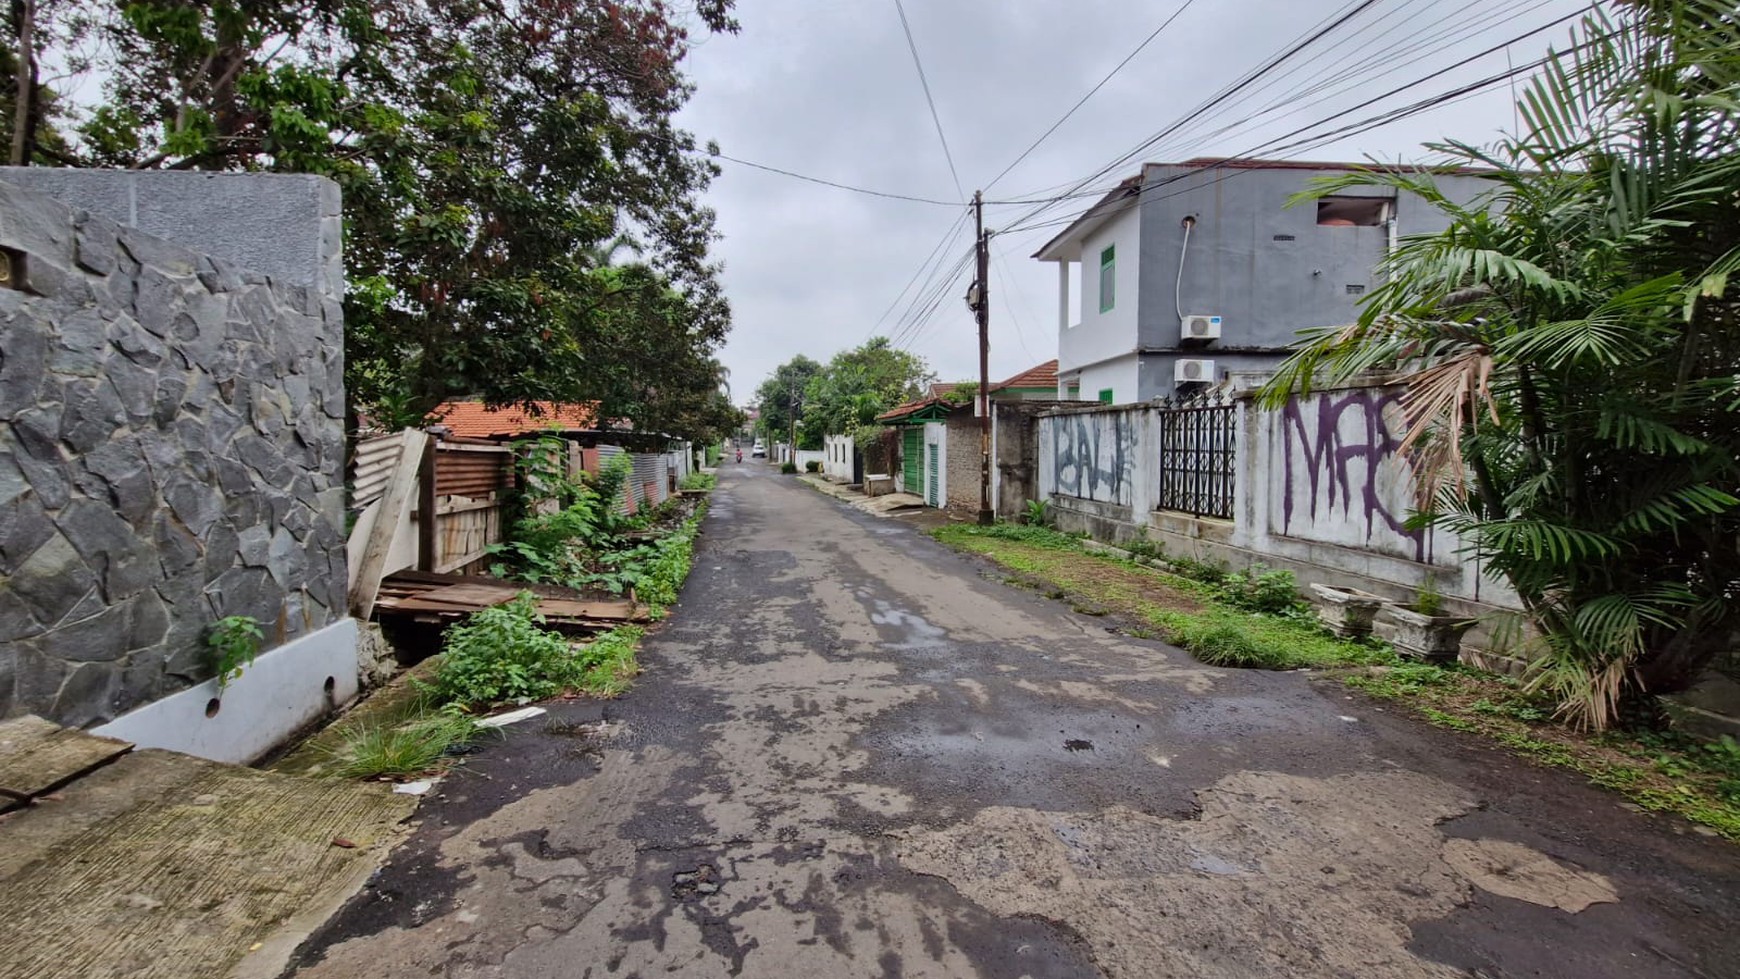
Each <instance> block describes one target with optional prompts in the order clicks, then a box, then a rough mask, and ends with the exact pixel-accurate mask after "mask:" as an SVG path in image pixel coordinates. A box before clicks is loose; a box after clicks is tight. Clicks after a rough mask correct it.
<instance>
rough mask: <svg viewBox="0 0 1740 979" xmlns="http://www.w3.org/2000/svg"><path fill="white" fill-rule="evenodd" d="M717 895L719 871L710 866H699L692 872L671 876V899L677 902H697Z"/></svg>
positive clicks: (687, 871) (686, 871) (705, 864)
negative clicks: (708, 896) (711, 895)
mask: <svg viewBox="0 0 1740 979" xmlns="http://www.w3.org/2000/svg"><path fill="white" fill-rule="evenodd" d="M717 893H719V871H718V869H717V868H715V867H714V866H713V865H712V864H707V863H704V864H701V865H700V866H699V867H696V868H695V869H694V870H685V871H683V872H681V873H676V874H672V875H671V897H674V898H676V899H677V900H679V901H698V900H700V899H701V898H703V897H706V896H707V895H709V894H717Z"/></svg>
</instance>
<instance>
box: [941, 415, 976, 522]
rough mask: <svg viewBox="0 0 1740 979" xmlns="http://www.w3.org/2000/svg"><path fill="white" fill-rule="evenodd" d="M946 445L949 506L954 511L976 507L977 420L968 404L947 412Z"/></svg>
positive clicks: (974, 508)
mask: <svg viewBox="0 0 1740 979" xmlns="http://www.w3.org/2000/svg"><path fill="white" fill-rule="evenodd" d="M948 427H949V434H948V439H949V446H948V451H947V452H946V453H945V454H944V456H943V458H944V459H945V460H947V465H948V467H949V471H948V479H947V480H946V482H947V484H948V494H949V499H948V505H949V506H951V507H953V508H955V509H957V510H971V511H973V512H974V513H977V512H978V510H979V462H980V458H979V420H978V419H977V418H974V417H973V409H972V407H971V406H966V407H961V408H956V409H955V410H954V411H952V412H950V413H949V422H948Z"/></svg>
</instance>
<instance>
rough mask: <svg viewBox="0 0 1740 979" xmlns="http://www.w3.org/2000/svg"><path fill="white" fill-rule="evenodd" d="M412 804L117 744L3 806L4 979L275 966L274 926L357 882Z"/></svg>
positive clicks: (345, 786) (282, 952) (346, 786)
mask: <svg viewBox="0 0 1740 979" xmlns="http://www.w3.org/2000/svg"><path fill="white" fill-rule="evenodd" d="M416 804H417V803H416V800H415V799H413V798H410V797H408V796H404V795H395V794H394V793H393V792H392V789H391V787H390V786H387V785H384V784H359V783H355V782H341V781H336V780H320V779H305V778H296V777H292V776H287V775H278V774H274V773H270V772H261V771H255V770H253V769H249V768H240V767H237V766H234V765H224V764H220V763H217V762H209V761H205V760H202V759H198V758H194V757H191V756H189V755H181V754H176V753H174V752H168V751H156V750H146V751H137V752H133V753H131V754H127V755H123V756H122V757H120V758H118V759H116V760H114V761H113V762H111V763H110V764H108V765H106V766H104V767H102V768H98V769H96V770H95V771H92V772H90V773H89V774H86V775H84V776H83V777H80V778H78V779H76V780H75V781H73V782H72V783H71V784H70V785H68V786H66V787H65V788H63V789H61V790H60V791H59V792H56V793H54V794H52V795H50V796H48V797H45V798H41V799H39V800H38V801H37V802H36V803H35V804H34V805H31V806H29V807H27V808H24V809H20V810H17V811H15V812H12V813H8V814H7V815H5V816H4V817H0V838H3V839H4V840H5V844H6V845H5V846H4V847H0V949H4V950H5V952H4V953H0V979H26V977H28V979H55V977H67V979H72V977H78V979H107V977H121V976H126V977H129V979H145V977H157V976H161V977H164V979H218V977H224V976H230V975H232V970H237V969H239V968H242V969H245V971H247V972H248V974H250V975H261V976H264V975H275V974H277V972H279V971H280V970H281V969H282V968H283V965H284V963H285V961H287V958H288V954H289V951H290V946H292V945H293V944H294V939H286V940H284V941H279V942H274V941H273V936H274V935H275V934H277V933H278V932H279V931H280V929H281V928H284V926H285V925H286V924H287V923H293V922H295V921H296V920H298V919H300V918H302V917H303V916H305V915H311V916H313V918H314V920H316V921H318V920H321V919H323V918H324V917H325V916H326V915H327V914H329V913H330V912H331V911H332V910H333V909H334V908H336V907H337V906H338V905H339V904H340V903H341V902H342V901H343V900H344V899H345V898H347V897H348V896H349V895H350V894H352V893H353V892H354V891H355V890H356V889H357V888H358V887H360V886H361V885H362V883H363V882H364V881H365V880H366V879H367V877H368V875H369V874H371V873H372V872H373V871H374V870H375V869H376V867H378V866H379V862H380V860H381V859H382V858H383V857H384V855H385V853H386V852H387V850H388V848H389V847H390V846H391V845H392V843H393V842H394V841H395V840H396V839H397V837H398V835H399V833H400V824H401V823H402V822H403V821H404V820H405V819H406V817H408V816H410V815H411V813H412V812H413V811H414V810H415V808H416ZM284 930H285V931H286V932H288V933H290V934H291V935H300V932H298V931H296V930H295V928H294V926H293V925H292V927H289V928H284ZM244 960H248V961H244Z"/></svg>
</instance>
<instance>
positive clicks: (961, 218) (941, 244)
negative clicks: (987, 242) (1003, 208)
mask: <svg viewBox="0 0 1740 979" xmlns="http://www.w3.org/2000/svg"><path fill="white" fill-rule="evenodd" d="M966 220H967V211H966V210H965V209H964V208H963V209H962V210H961V213H960V214H959V215H957V216H956V217H955V220H954V223H953V224H951V225H949V226H948V229H947V230H945V231H944V232H943V235H942V237H941V238H940V239H938V240H937V243H936V247H935V248H932V249H931V250H930V254H929V255H926V256H925V258H924V261H922V262H920V263H918V268H917V269H916V270H915V271H914V272H913V273H912V278H910V279H907V280H906V285H903V286H901V287H900V291H899V292H898V293H895V295H894V300H893V301H892V302H890V303H889V304H888V308H887V309H884V310H883V311H882V315H881V316H878V317H876V322H875V323H873V324H871V326H870V332H869V333H867V334H865V335H864V339H866V340H868V339H870V338H871V337H872V336H875V335H876V331H877V330H879V329H881V328H882V324H883V323H884V322H886V321H887V319H888V314H889V313H892V312H894V307H896V306H898V305H900V300H902V299H904V298H906V293H907V290H909V289H911V288H912V287H913V284H914V283H916V282H918V278H919V276H921V275H923V274H924V271H925V269H928V268H930V264H931V263H932V262H934V261H936V259H937V256H938V255H940V254H942V252H943V249H944V248H946V247H947V246H948V243H949V241H950V239H952V238H953V237H954V235H955V232H956V231H957V230H958V229H959V228H960V227H961V225H962V224H964V223H965V222H966Z"/></svg>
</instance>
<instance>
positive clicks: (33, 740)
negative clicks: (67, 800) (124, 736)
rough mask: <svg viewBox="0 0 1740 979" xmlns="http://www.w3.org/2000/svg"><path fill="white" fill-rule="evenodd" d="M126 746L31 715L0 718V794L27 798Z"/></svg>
mask: <svg viewBox="0 0 1740 979" xmlns="http://www.w3.org/2000/svg"><path fill="white" fill-rule="evenodd" d="M132 750H133V745H132V743H130V742H127V741H120V740H117V739H115V738H104V737H99V736H97V735H95V734H86V733H85V732H83V731H77V730H73V729H72V728H64V727H61V726H60V725H59V724H56V723H54V722H53V721H46V720H43V719H42V718H40V717H36V716H34V715H25V716H24V717H18V718H14V719H12V720H10V721H0V800H4V799H11V800H12V801H14V802H28V801H29V800H31V799H34V798H36V797H37V796H40V795H44V794H46V793H49V792H53V791H54V790H55V789H57V788H59V787H61V786H63V785H65V784H67V783H68V782H71V781H72V780H73V779H76V778H78V777H79V776H80V775H83V774H85V773H87V772H89V771H91V770H92V769H95V768H99V767H101V766H103V765H106V764H108V763H109V762H111V761H113V760H114V759H116V758H118V757H120V756H121V755H124V754H126V753H127V752H129V751H132ZM0 804H3V803H0Z"/></svg>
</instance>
